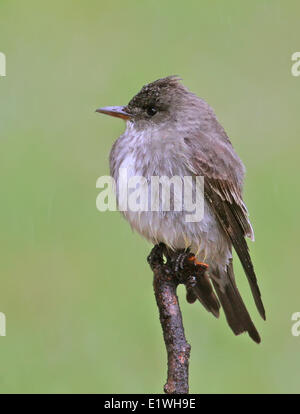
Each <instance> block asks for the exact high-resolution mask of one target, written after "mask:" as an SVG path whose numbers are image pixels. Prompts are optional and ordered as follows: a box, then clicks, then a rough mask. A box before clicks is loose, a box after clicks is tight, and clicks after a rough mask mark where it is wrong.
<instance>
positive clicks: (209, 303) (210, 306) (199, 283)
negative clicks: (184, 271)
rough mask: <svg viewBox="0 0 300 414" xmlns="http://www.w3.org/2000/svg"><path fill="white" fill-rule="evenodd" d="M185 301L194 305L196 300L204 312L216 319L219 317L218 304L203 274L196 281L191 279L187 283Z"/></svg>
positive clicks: (206, 277)
mask: <svg viewBox="0 0 300 414" xmlns="http://www.w3.org/2000/svg"><path fill="white" fill-rule="evenodd" d="M186 299H187V301H188V302H189V303H194V302H195V301H196V300H197V299H198V300H199V301H200V302H201V303H202V305H203V306H204V307H205V309H206V310H208V311H209V312H211V313H212V314H213V315H214V316H215V317H216V318H218V317H219V314H220V312H219V309H220V303H219V301H218V299H217V297H216V295H215V292H214V291H213V288H212V286H211V283H210V280H209V278H208V276H207V275H206V274H205V273H204V274H203V275H202V276H201V277H199V278H197V279H193V278H192V279H191V280H190V281H188V282H187V284H186Z"/></svg>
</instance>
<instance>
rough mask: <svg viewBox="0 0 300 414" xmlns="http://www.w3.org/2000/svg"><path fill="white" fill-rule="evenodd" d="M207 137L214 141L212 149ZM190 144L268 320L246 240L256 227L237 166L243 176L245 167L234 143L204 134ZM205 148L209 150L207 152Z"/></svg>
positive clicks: (197, 168)
mask: <svg viewBox="0 0 300 414" xmlns="http://www.w3.org/2000/svg"><path fill="white" fill-rule="evenodd" d="M200 140H201V144H203V142H204V145H200V143H199V141H200ZM207 140H209V141H210V144H211V145H209V148H208V146H207ZM197 142H198V145H197ZM205 142H206V144H205ZM186 143H188V144H189V143H193V145H192V147H191V148H190V149H191V150H192V154H191V156H192V160H193V161H192V165H193V171H194V173H196V174H197V175H203V176H204V195H205V198H206V200H207V202H208V203H209V204H210V205H211V208H212V210H213V211H214V213H215V215H216V217H217V219H218V221H219V223H220V224H221V227H222V228H223V230H224V231H225V233H226V234H227V236H228V237H229V238H230V240H231V242H232V244H233V246H234V248H235V250H236V252H237V254H238V256H239V259H240V261H241V263H242V266H243V268H244V270H245V273H246V275H247V279H248V282H249V285H250V288H251V291H252V294H253V298H254V301H255V304H256V306H257V309H258V311H259V313H260V315H261V316H262V318H263V319H265V310H264V306H263V303H262V300H261V294H260V290H259V287H258V285H257V279H256V275H255V271H254V268H253V264H252V261H251V258H250V254H249V250H248V246H247V242H246V240H245V236H248V237H250V238H252V239H253V230H252V227H251V224H250V221H249V219H248V212H247V209H246V206H245V204H244V202H243V200H242V194H241V182H239V177H237V174H236V169H237V168H240V175H241V176H242V175H243V166H242V164H241V162H240V160H239V158H238V157H237V155H236V154H235V152H234V150H233V148H232V146H231V144H230V142H222V141H220V142H218V141H217V142H216V141H215V140H214V142H212V140H211V139H210V138H209V137H207V135H206V134H203V135H202V134H201V136H199V140H198V139H197V138H196V141H195V139H194V140H193V141H192V140H186ZM203 147H204V151H203ZM205 149H207V150H208V152H209V153H205Z"/></svg>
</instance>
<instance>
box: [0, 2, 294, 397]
mask: <svg viewBox="0 0 300 414" xmlns="http://www.w3.org/2000/svg"><path fill="white" fill-rule="evenodd" d="M299 14H300V4H299V2H298V1H296V0H295V1H293V0H289V1H288V2H286V1H283V0H282V1H278V0H272V1H270V0H256V1H251V2H241V1H238V0H235V1H233V0H231V1H226V2H225V1H223V0H222V1H221V0H218V1H213V2H212V1H208V0H205V1H203V0H202V1H187V2H182V1H175V0H172V1H161V2H159V1H150V0H147V1H140V0H139V1H138V0H136V1H133V0H129V1H126V2H124V1H119V0H116V1H113V2H107V1H102V0H97V1H96V0H89V1H88V2H87V1H83V0H64V1H58V0H53V1H51V2H41V1H38V0H36V1H34V0H27V1H26V2H21V1H17V0H1V1H0V51H1V52H3V53H5V54H6V57H7V76H6V77H1V78H0V180H1V187H0V188H1V203H0V231H1V236H0V251H1V260H0V271H1V276H0V311H1V312H4V313H5V314H6V317H7V336H6V337H0V392H1V393H15V392H18V393H66V392H67V393H131V392H132V393H159V392H162V386H163V384H164V381H165V378H166V354H165V349H164V344H163V339H162V333H161V328H160V324H159V320H158V311H157V308H156V304H155V300H154V295H153V292H152V274H151V271H150V270H149V268H148V265H147V263H146V260H145V258H146V256H147V254H148V252H149V250H150V248H151V246H150V245H149V244H147V242H145V241H144V240H142V239H141V238H140V236H138V235H137V234H133V233H132V231H131V229H130V227H129V225H128V224H127V223H126V222H125V220H124V219H122V218H121V216H120V215H119V213H117V212H110V213H109V212H106V213H100V212H99V211H97V210H96V206H95V200H96V196H97V194H98V190H97V189H96V179H97V178H98V177H99V176H100V175H107V174H108V173H109V169H108V154H109V151H110V148H111V146H112V143H113V141H114V139H115V138H116V137H117V136H119V135H120V134H121V133H122V131H123V130H124V123H123V121H121V120H115V119H113V118H109V117H104V116H100V115H98V114H95V113H94V110H95V109H96V108H97V107H99V106H104V105H118V104H126V103H127V102H128V101H129V99H130V98H131V97H132V96H133V95H134V94H135V93H136V92H137V91H138V90H139V89H140V88H141V86H142V85H144V84H145V83H148V82H150V81H153V80H155V79H157V78H160V77H163V76H166V75H170V74H178V75H180V76H181V77H182V78H183V79H184V83H185V85H186V86H187V87H189V88H190V89H191V90H193V91H194V92H195V93H197V94H198V95H199V96H201V97H203V98H204V99H206V100H207V101H208V102H209V103H210V104H211V105H212V106H213V107H214V109H215V110H216V113H217V116H218V118H219V120H220V121H221V123H222V124H223V125H224V127H225V129H226V131H227V133H228V134H229V136H230V137H231V140H232V142H233V144H234V146H235V148H236V150H237V152H238V153H239V155H240V156H241V158H242V159H243V161H244V163H245V164H246V166H247V177H246V186H245V199H246V202H247V205H248V208H249V210H250V214H251V219H252V223H253V226H254V229H255V234H256V242H255V243H254V244H253V243H251V245H250V248H251V253H252V256H253V260H254V263H255V266H256V269H257V274H258V277H259V284H260V287H261V291H262V294H263V299H264V302H265V306H266V309H267V322H263V321H262V320H261V319H260V318H259V315H258V314H257V312H256V309H255V308H254V305H253V300H252V298H251V294H250V290H249V288H248V285H247V281H246V278H245V276H244V274H243V272H242V270H241V267H240V266H239V264H237V261H236V276H237V281H238V285H239V287H240V289H241V292H242V295H243V297H244V299H245V302H246V304H247V306H248V308H249V311H250V312H251V315H252V317H253V320H254V322H255V324H256V326H257V328H258V330H259V331H260V333H261V336H262V343H261V344H260V345H259V346H258V345H256V344H254V343H253V342H252V341H251V340H250V339H249V337H248V336H247V335H242V336H239V337H235V336H234V335H233V334H232V332H231V331H230V329H229V328H228V326H227V324H226V322H225V318H224V315H223V314H222V315H221V317H220V320H215V319H214V318H213V317H212V316H211V315H210V314H208V313H207V312H206V311H205V310H204V309H203V308H202V306H201V305H200V304H195V305H193V306H191V305H188V304H187V303H186V302H185V298H184V291H183V289H180V290H179V296H180V299H181V306H182V312H183V318H184V324H185V331H186V336H187V338H188V340H189V342H190V343H191V345H192V354H191V362H190V390H191V392H193V393H200V392H201V393H202V392H204V393H215V392H217V393H233V392H237V393H288V392H292V393H297V392H299V391H300V385H299V384H300V381H299V380H300V358H299V356H300V353H299V352H300V337H294V336H292V334H291V327H292V321H291V315H292V313H294V312H297V311H300V277H299V263H298V260H299V215H298V213H299V201H300V200H299V184H298V179H299V173H300V167H299V150H300V144H299V132H300V123H299V98H300V95H299V92H300V77H299V78H296V77H293V76H292V75H291V65H292V62H291V55H292V53H294V52H295V51H299V50H300V43H299V41H300V26H299Z"/></svg>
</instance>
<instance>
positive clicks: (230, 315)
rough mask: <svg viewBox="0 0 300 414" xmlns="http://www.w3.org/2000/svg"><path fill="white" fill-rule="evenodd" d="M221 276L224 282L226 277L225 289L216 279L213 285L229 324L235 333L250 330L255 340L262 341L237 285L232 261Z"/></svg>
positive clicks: (250, 334)
mask: <svg viewBox="0 0 300 414" xmlns="http://www.w3.org/2000/svg"><path fill="white" fill-rule="evenodd" d="M219 276H221V278H222V279H223V282H224V278H226V279H225V280H226V282H225V284H224V286H225V287H224V290H222V289H221V288H220V286H219V285H218V282H216V280H214V279H213V285H214V288H215V290H216V293H217V295H218V298H219V300H220V302H221V304H222V307H223V309H224V313H225V316H226V319H227V322H228V325H229V326H230V328H231V329H232V331H233V332H234V333H235V335H239V334H241V333H243V332H248V334H249V336H250V337H251V338H252V339H253V341H255V342H257V343H260V336H259V333H258V332H257V330H256V328H255V326H254V324H253V322H252V320H251V317H250V315H249V313H248V311H247V309H246V306H245V304H244V302H243V299H242V297H241V295H240V293H239V291H238V288H237V286H236V283H235V280H234V273H233V267H232V263H230V264H229V265H228V266H227V274H225V275H224V274H221V275H219Z"/></svg>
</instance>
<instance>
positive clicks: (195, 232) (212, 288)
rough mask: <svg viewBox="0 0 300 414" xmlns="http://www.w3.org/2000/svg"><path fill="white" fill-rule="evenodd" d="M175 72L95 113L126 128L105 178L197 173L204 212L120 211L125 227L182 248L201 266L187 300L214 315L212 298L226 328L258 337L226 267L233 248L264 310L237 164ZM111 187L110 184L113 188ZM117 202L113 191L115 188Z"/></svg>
mask: <svg viewBox="0 0 300 414" xmlns="http://www.w3.org/2000/svg"><path fill="white" fill-rule="evenodd" d="M180 81H181V79H180V78H178V77H176V76H169V77H166V78H162V79H158V80H156V81H155V82H153V83H149V84H148V85H145V86H144V87H143V88H142V89H141V90H140V92H139V93H138V94H137V95H135V96H134V97H133V98H132V99H131V101H130V102H129V103H128V105H126V106H120V107H114V106H113V107H104V108H100V109H97V112H100V113H103V114H108V115H111V116H114V117H118V118H122V119H124V120H126V130H125V132H124V134H122V135H121V136H120V137H119V138H118V140H117V141H116V142H115V143H114V145H113V148H112V150H111V153H110V169H111V175H112V176H113V177H114V179H115V181H116V183H117V184H121V183H120V176H119V171H120V169H122V168H123V169H124V168H126V169H127V172H128V175H129V176H130V177H131V176H143V177H145V178H146V179H147V180H150V178H151V177H152V176H159V177H161V176H167V177H172V176H180V177H184V176H204V217H203V218H202V220H200V221H198V222H187V221H186V219H185V212H184V211H162V210H160V211H138V212H137V211H130V210H128V211H123V214H124V216H125V218H126V219H127V220H128V221H129V223H130V224H131V226H132V228H133V229H134V230H136V231H137V232H138V233H140V234H141V235H142V236H144V237H145V238H146V239H148V240H149V241H150V242H152V243H153V244H157V243H164V244H165V245H166V246H167V247H168V248H169V249H172V250H181V251H182V249H187V248H189V249H190V250H191V251H193V252H194V253H195V260H197V261H200V262H204V261H205V263H206V264H207V265H208V270H207V272H205V275H204V276H203V278H201V280H199V281H198V282H197V285H196V286H195V292H194V299H193V298H192V299H191V302H193V301H194V300H195V298H198V299H199V300H200V302H201V303H202V304H203V305H204V306H205V308H206V309H207V310H208V311H210V312H212V314H213V315H214V316H216V317H218V316H219V308H220V303H221V306H222V307H223V309H224V312H225V315H226V319H227V322H228V324H229V326H230V327H231V329H232V331H233V332H234V333H235V334H236V335H238V334H240V333H242V332H248V334H249V336H250V337H251V338H252V339H253V340H254V341H255V342H257V343H259V342H260V336H259V334H258V332H257V330H256V328H255V326H254V324H253V322H252V320H251V318H250V316H249V313H248V311H247V309H246V307H245V304H244V302H243V300H242V298H241V296H240V293H239V291H238V288H237V285H236V282H235V277H234V272H233V264H232V246H233V247H234V249H235V250H236V252H237V254H238V256H239V259H240V261H241V263H242V265H243V268H244V271H245V273H246V276H247V278H248V282H249V285H250V288H251V291H252V294H253V297H254V301H255V304H256V306H257V309H258V311H259V313H260V315H261V316H262V318H263V319H265V310H264V306H263V303H262V300H261V294H260V291H259V288H258V285H257V280H256V275H255V272H254V268H253V264H252V261H251V258H250V255H249V251H248V246H247V243H246V240H245V237H249V238H250V239H251V240H254V234H253V229H252V226H251V224H250V221H249V218H248V212H247V209H246V206H245V204H244V202H243V198H242V187H243V177H244V172H245V168H244V165H243V163H242V162H241V160H240V159H239V157H238V155H237V154H236V152H235V151H234V149H233V146H232V144H231V142H230V140H229V138H228V136H227V134H226V132H225V131H224V129H223V127H222V126H221V125H220V124H219V122H218V120H217V118H216V116H215V113H214V111H213V109H212V108H211V107H210V106H209V105H208V104H207V103H206V102H205V101H204V100H202V99H200V98H199V97H197V96H196V95H195V94H193V93H191V92H190V91H189V90H188V89H187V88H186V87H184V86H183V85H182V83H181V82H180ZM117 188H118V187H117ZM117 200H118V202H119V203H120V202H121V200H120V195H119V191H118V190H117Z"/></svg>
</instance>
